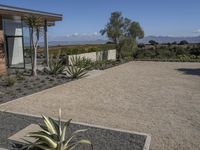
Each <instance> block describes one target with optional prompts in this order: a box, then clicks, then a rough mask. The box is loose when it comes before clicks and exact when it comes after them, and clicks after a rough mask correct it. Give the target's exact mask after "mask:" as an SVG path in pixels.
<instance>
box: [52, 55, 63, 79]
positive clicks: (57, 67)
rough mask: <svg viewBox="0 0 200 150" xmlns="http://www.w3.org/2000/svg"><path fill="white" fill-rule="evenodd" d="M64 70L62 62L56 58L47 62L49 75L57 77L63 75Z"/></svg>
mask: <svg viewBox="0 0 200 150" xmlns="http://www.w3.org/2000/svg"><path fill="white" fill-rule="evenodd" d="M64 69H65V65H64V64H63V61H62V60H59V59H58V58H56V59H53V58H52V57H51V58H50V60H49V70H48V72H49V74H52V75H55V76H57V75H58V74H60V73H63V71H64Z"/></svg>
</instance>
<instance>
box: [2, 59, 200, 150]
mask: <svg viewBox="0 0 200 150" xmlns="http://www.w3.org/2000/svg"><path fill="white" fill-rule="evenodd" d="M177 69H178V70H177ZM59 107H61V108H62V112H63V118H64V119H69V118H73V120H74V121H78V122H85V123H92V124H96V125H103V126H107V127H114V128H120V129H127V130H133V131H137V132H145V133H149V134H151V136H152V141H151V149H152V150H199V149H200V63H172V62H130V63H127V64H124V65H120V66H117V67H114V68H111V69H107V70H105V71H104V72H103V73H99V75H95V77H91V78H83V79H80V80H76V81H72V82H70V83H67V84H64V85H61V86H58V87H55V88H52V89H48V90H45V91H42V92H40V93H37V94H34V95H30V96H27V97H24V98H21V99H18V100H15V101H12V102H8V103H5V104H3V105H1V106H0V110H2V111H3V110H5V111H12V112H19V113H27V114H33V115H40V114H46V115H50V116H54V117H55V116H56V115H57V111H58V108H59Z"/></svg>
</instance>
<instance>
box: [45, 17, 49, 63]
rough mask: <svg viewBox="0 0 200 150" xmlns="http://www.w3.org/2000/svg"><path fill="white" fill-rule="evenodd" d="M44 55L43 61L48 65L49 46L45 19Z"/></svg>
mask: <svg viewBox="0 0 200 150" xmlns="http://www.w3.org/2000/svg"><path fill="white" fill-rule="evenodd" d="M44 55H45V63H46V65H47V67H48V66H49V46H48V31H47V20H45V21H44Z"/></svg>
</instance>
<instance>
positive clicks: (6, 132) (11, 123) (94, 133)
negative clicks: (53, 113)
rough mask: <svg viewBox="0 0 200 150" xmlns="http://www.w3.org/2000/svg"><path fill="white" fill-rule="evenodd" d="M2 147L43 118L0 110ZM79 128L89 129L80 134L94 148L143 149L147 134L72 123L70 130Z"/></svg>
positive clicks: (105, 149)
mask: <svg viewBox="0 0 200 150" xmlns="http://www.w3.org/2000/svg"><path fill="white" fill-rule="evenodd" d="M0 121H1V122H0V147H5V148H6V147H8V145H9V143H8V140H7V138H9V137H10V136H12V135H13V134H15V133H16V132H18V131H20V130H21V129H23V128H25V127H26V126H28V125H30V124H32V123H41V121H42V120H41V118H37V117H30V116H24V115H17V114H12V113H7V112H0ZM77 129H88V131H87V132H85V133H83V134H81V135H80V137H82V138H83V137H84V139H89V140H90V141H91V142H92V143H93V145H94V150H142V149H143V147H144V143H145V140H146V136H143V135H137V134H132V133H126V132H120V131H114V130H110V129H103V128H97V127H90V126H85V125H79V124H74V123H72V124H71V125H70V132H71V131H75V130H77ZM78 149H79V150H86V149H90V147H88V146H81V147H79V148H78Z"/></svg>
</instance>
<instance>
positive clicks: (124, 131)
mask: <svg viewBox="0 0 200 150" xmlns="http://www.w3.org/2000/svg"><path fill="white" fill-rule="evenodd" d="M0 112H7V113H13V114H17V115H24V116H30V117H36V118H41V116H39V115H33V114H27V113H19V112H15V111H1V110H0ZM53 119H56V118H54V117H53ZM62 121H64V122H66V121H68V120H65V119H62ZM71 123H73V124H78V125H83V126H88V127H94V128H100V129H106V130H111V131H118V132H123V133H129V134H137V135H141V136H146V141H145V144H144V148H143V150H149V149H150V142H151V135H150V134H146V133H142V132H135V131H130V130H123V129H117V128H109V127H105V126H101V125H94V124H89V123H83V122H76V121H72V122H71Z"/></svg>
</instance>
